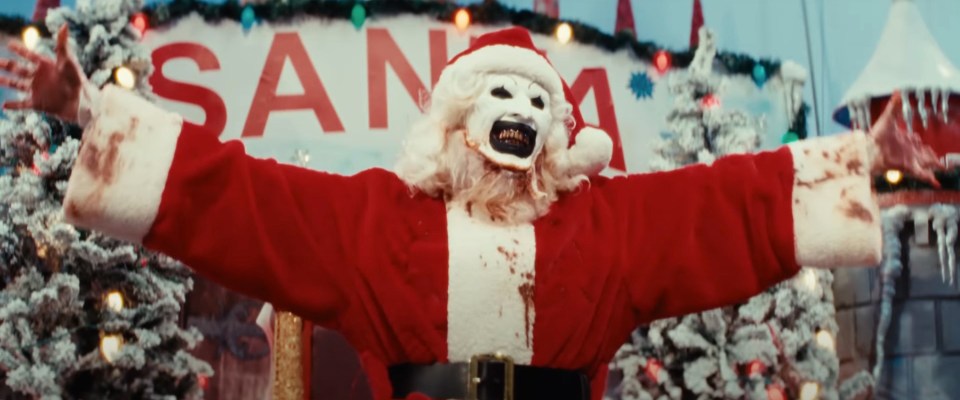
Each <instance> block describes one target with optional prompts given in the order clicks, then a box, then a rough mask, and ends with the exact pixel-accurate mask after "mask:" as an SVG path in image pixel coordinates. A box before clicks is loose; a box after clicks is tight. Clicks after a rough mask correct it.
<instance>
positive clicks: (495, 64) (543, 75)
mask: <svg viewBox="0 0 960 400" xmlns="http://www.w3.org/2000/svg"><path fill="white" fill-rule="evenodd" d="M484 72H496V73H503V74H517V75H520V76H524V77H527V78H529V79H531V80H533V81H535V82H537V83H539V84H540V85H541V86H543V88H544V89H546V90H547V91H548V92H550V94H551V95H553V96H560V97H564V93H563V80H561V78H560V74H558V73H557V70H555V69H554V68H553V66H552V65H550V62H548V61H547V59H546V58H544V57H543V56H542V55H540V54H538V53H537V52H535V51H532V50H530V49H527V48H523V47H518V46H510V45H503V44H498V45H490V46H486V47H483V48H480V49H477V50H474V51H473V52H471V53H469V54H465V55H463V56H461V57H460V58H459V59H457V60H456V61H455V62H454V63H452V64H450V65H448V66H447V67H446V68H444V69H443V72H442V73H440V79H439V80H438V81H437V85H436V87H440V86H445V85H451V84H452V80H453V79H456V78H454V76H460V75H468V74H476V73H484ZM435 90H436V89H435Z"/></svg>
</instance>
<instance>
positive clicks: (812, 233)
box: [789, 132, 882, 268]
mask: <svg viewBox="0 0 960 400" xmlns="http://www.w3.org/2000/svg"><path fill="white" fill-rule="evenodd" d="M868 140H870V139H869V138H867V137H866V136H865V135H864V134H863V133H860V132H856V133H852V134H845V135H837V136H829V137H824V138H817V139H810V140H804V141H800V142H794V143H791V144H790V145H789V148H790V151H791V153H792V154H793V165H794V170H795V179H794V186H793V224H794V232H795V235H796V246H797V248H796V251H797V262H798V263H800V265H804V266H812V267H825V268H832V267H839V266H873V265H876V264H877V263H879V262H880V256H881V250H882V248H881V246H882V235H881V231H880V209H879V206H878V205H877V201H876V196H875V195H874V193H873V191H872V187H871V176H870V171H869V169H870V167H869V166H870V160H869V157H868V153H867V141H868Z"/></svg>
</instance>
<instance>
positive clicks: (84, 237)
mask: <svg viewBox="0 0 960 400" xmlns="http://www.w3.org/2000/svg"><path fill="white" fill-rule="evenodd" d="M141 6H142V1H140V0H78V2H77V8H76V10H68V9H58V10H55V11H52V12H51V13H50V14H49V16H48V17H47V27H48V29H49V31H51V32H56V31H58V30H59V29H60V27H61V26H62V25H63V24H67V26H68V27H69V30H70V34H71V36H72V39H73V43H74V45H75V47H74V48H75V49H76V52H77V57H78V60H79V62H80V65H81V66H82V67H83V69H84V71H85V73H86V74H87V75H88V76H89V77H90V81H91V82H92V83H93V84H96V85H98V86H103V85H106V84H108V83H113V82H116V83H118V84H120V85H121V86H125V87H129V88H130V89H131V90H136V91H137V92H138V93H139V94H141V95H143V96H146V97H148V98H149V97H150V94H149V86H148V85H147V83H146V78H147V76H148V75H149V72H150V70H149V68H150V61H149V54H148V53H147V52H146V50H145V49H144V48H142V47H141V46H140V45H139V43H138V41H139V38H140V32H138V31H137V30H136V29H135V28H134V27H133V26H131V24H130V23H129V21H130V17H131V15H133V14H134V13H136V12H137V11H138V10H139V9H140V7H141ZM36 33H37V31H36V30H31V31H30V33H25V35H24V36H25V38H28V37H29V36H34V37H36ZM27 45H28V46H29V45H31V44H30V43H27ZM35 45H36V49H37V50H38V51H41V52H43V53H46V54H47V55H50V56H52V55H53V54H52V46H53V41H52V40H50V39H42V40H40V41H39V42H38V43H36V44H35ZM79 137H80V131H79V129H78V128H77V127H73V126H68V125H65V124H62V123H60V122H58V121H56V120H53V119H47V118H45V117H44V116H43V115H40V114H37V113H32V112H25V113H18V112H8V113H6V116H5V119H0V278H2V279H0V288H2V291H0V394H2V393H7V394H6V395H12V396H13V397H14V398H51V399H56V398H85V399H86V398H101V399H105V398H169V399H174V398H176V399H183V398H191V397H198V396H200V395H202V390H201V389H200V385H199V383H198V380H199V379H201V378H200V375H201V374H205V375H209V374H212V370H211V369H210V367H209V366H208V365H207V364H205V363H203V362H202V361H199V360H198V359H196V358H194V357H193V356H192V355H190V354H189V352H188V351H189V349H191V348H192V347H193V346H194V345H195V344H196V343H197V342H198V341H199V340H200V335H199V334H198V333H197V332H196V331H195V330H185V329H183V328H181V326H180V325H179V323H178V319H179V313H180V308H181V305H182V304H183V301H184V299H185V296H186V293H187V292H188V291H189V290H190V288H191V286H192V281H191V278H190V275H189V271H188V270H187V269H186V268H185V267H183V266H182V265H180V264H178V263H177V262H175V261H174V260H172V259H170V258H167V257H164V256H161V255H157V254H153V253H149V252H147V251H145V250H144V249H142V248H140V247H139V246H136V245H132V244H129V243H123V242H119V241H116V240H113V239H108V238H106V237H104V236H103V235H100V234H98V233H97V232H91V231H85V230H77V229H75V228H74V227H72V226H70V225H68V224H66V223H65V222H64V220H63V213H62V211H61V208H62V206H61V204H62V200H63V195H64V191H65V189H66V183H67V178H68V177H69V175H70V169H71V167H72V165H73V163H74V162H75V161H76V155H77V149H78V148H79V146H80V143H79V141H78V139H79Z"/></svg>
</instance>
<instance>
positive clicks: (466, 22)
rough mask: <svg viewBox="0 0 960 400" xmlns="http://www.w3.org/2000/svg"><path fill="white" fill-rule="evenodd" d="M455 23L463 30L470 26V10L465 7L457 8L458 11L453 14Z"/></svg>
mask: <svg viewBox="0 0 960 400" xmlns="http://www.w3.org/2000/svg"><path fill="white" fill-rule="evenodd" d="M453 24H454V25H456V26H457V29H459V30H460V31H461V32H462V31H465V30H467V28H469V27H470V12H468V11H467V9H465V8H461V9H459V10H457V13H456V14H455V15H454V16H453Z"/></svg>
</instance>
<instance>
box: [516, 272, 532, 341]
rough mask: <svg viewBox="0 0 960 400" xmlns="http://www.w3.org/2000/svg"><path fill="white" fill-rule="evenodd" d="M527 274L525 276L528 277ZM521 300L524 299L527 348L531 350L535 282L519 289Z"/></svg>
mask: <svg viewBox="0 0 960 400" xmlns="http://www.w3.org/2000/svg"><path fill="white" fill-rule="evenodd" d="M526 275H527V274H524V277H526ZM517 292H519V293H520V298H521V299H523V309H524V313H523V322H524V327H525V328H526V329H525V331H526V334H527V348H530V328H531V327H530V311H531V309H532V308H533V282H530V281H528V282H524V283H523V284H522V285H520V286H519V287H518V288H517Z"/></svg>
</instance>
